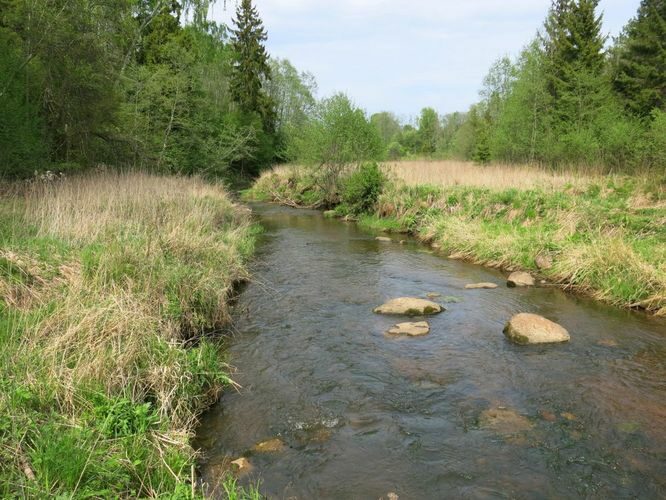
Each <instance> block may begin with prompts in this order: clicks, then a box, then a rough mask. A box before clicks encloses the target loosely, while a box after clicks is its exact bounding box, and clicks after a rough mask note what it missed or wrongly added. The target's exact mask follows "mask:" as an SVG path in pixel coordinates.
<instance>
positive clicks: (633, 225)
mask: <svg viewBox="0 0 666 500" xmlns="http://www.w3.org/2000/svg"><path fill="white" fill-rule="evenodd" d="M320 171H321V170H320V169H319V170H313V169H309V168H306V167H291V166H290V167H281V168H279V169H276V170H274V171H272V172H267V173H265V174H264V175H263V176H262V177H261V178H260V179H258V181H257V182H256V183H255V185H254V187H253V188H252V190H251V191H250V192H249V193H248V196H250V197H252V198H254V199H261V200H272V201H278V202H282V203H287V204H292V205H301V206H314V207H322V208H323V207H325V208H333V209H334V210H335V212H334V213H335V215H337V216H340V217H352V218H355V219H357V220H359V223H361V224H362V225H364V226H366V227H368V228H371V229H379V230H385V231H389V232H390V231H409V232H412V233H414V234H416V235H418V236H419V237H420V238H421V239H423V240H424V241H426V242H430V243H433V244H435V246H438V247H441V249H442V250H443V251H444V252H447V253H448V254H454V256H455V257H458V258H464V259H466V260H469V261H472V262H476V263H481V264H485V265H488V266H493V267H498V268H502V269H506V270H516V269H522V270H528V271H532V272H533V273H535V274H538V275H540V276H541V277H542V278H543V279H546V280H548V281H549V282H551V283H556V284H558V285H561V286H562V287H564V288H566V289H570V290H574V291H576V292H581V293H585V294H587V295H590V296H592V297H594V298H596V299H598V300H602V301H604V302H607V303H610V304H614V305H617V306H621V307H631V308H640V309H644V310H647V311H649V312H651V313H655V314H658V315H666V191H665V186H664V183H663V179H656V178H636V177H609V176H606V177H601V176H584V175H573V174H554V173H551V172H547V171H543V170H536V169H530V168H528V167H506V166H505V167H503V166H490V167H478V166H474V165H471V164H466V165H461V164H459V163H457V164H455V165H452V164H450V163H447V162H437V163H433V164H429V165H427V169H424V168H421V169H418V168H417V167H415V166H414V165H410V164H394V165H390V166H384V167H383V171H384V174H385V175H384V179H383V181H382V182H381V183H380V185H379V187H378V189H376V191H377V194H376V195H374V194H372V192H373V189H365V190H364V188H363V187H362V186H361V188H359V187H358V186H356V187H353V186H354V185H357V184H359V183H360V184H363V182H364V181H363V178H362V176H361V178H360V179H359V178H358V176H357V177H356V178H355V179H354V178H352V179H351V180H350V177H349V176H350V175H352V174H351V173H348V174H347V179H346V180H345V179H344V178H343V179H341V180H340V182H339V186H340V188H339V193H334V194H333V195H332V194H331V193H326V192H324V191H323V189H322V188H321V187H320V186H321V185H323V183H322V182H320V180H319V176H320V175H321V174H320ZM424 178H426V179H427V184H421V182H422V179H424ZM514 185H515V187H512V186H514ZM350 186H352V187H350ZM355 192H356V193H361V196H366V198H367V201H368V202H370V203H365V205H366V207H367V208H366V209H364V210H358V204H354V203H353V196H352V195H354V193H355ZM346 198H350V199H351V200H352V201H349V200H348V199H346ZM324 200H326V201H327V203H324ZM326 205H328V206H326ZM538 255H540V256H542V257H545V261H546V262H548V261H550V262H551V263H552V265H551V266H550V267H548V266H546V267H548V268H543V267H542V268H541V269H538V268H537V265H536V262H535V259H536V257H537V256H538Z"/></svg>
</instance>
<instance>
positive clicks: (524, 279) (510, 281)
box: [506, 271, 534, 288]
mask: <svg viewBox="0 0 666 500" xmlns="http://www.w3.org/2000/svg"><path fill="white" fill-rule="evenodd" d="M506 284H507V286H509V287H511V288H513V287H520V286H534V278H533V277H532V275H531V274H530V273H525V272H523V271H516V272H515V273H511V274H510V275H509V277H508V278H507V281H506Z"/></svg>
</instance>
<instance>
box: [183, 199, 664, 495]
mask: <svg viewBox="0 0 666 500" xmlns="http://www.w3.org/2000/svg"><path fill="white" fill-rule="evenodd" d="M256 209H257V211H258V213H259V214H260V216H261V219H262V221H263V223H264V225H265V227H266V229H267V236H266V240H265V242H264V244H263V245H262V249H261V251H260V254H259V256H258V264H257V269H256V270H255V277H256V280H255V282H254V283H252V284H250V285H249V286H248V287H247V289H246V290H245V291H244V292H243V294H242V296H241V298H240V301H239V305H238V311H239V313H238V314H237V319H236V324H235V325H234V327H235V329H236V330H237V335H236V337H235V338H234V340H233V342H232V347H231V349H230V358H231V361H232V362H233V364H234V365H235V366H236V367H237V372H236V373H235V375H234V378H235V380H236V381H237V382H238V383H239V384H241V386H242V389H241V390H240V391H239V392H233V391H228V392H227V393H226V394H225V395H224V396H223V397H222V399H221V401H220V402H219V404H217V405H216V406H215V407H213V408H212V409H211V411H210V412H209V413H208V414H207V415H206V416H205V417H204V419H203V422H202V426H201V428H200V432H199V435H198V437H197V443H196V444H197V445H198V446H200V447H201V448H202V449H203V452H204V459H203V460H202V476H203V479H204V481H206V482H207V483H208V484H209V485H215V483H216V482H217V480H218V479H219V475H220V474H221V472H220V471H221V470H223V469H224V467H223V466H221V464H222V465H224V464H226V463H228V462H229V460H233V459H236V458H238V457H241V456H246V457H247V458H248V460H249V461H250V462H251V464H252V467H253V469H252V471H251V472H250V473H248V474H246V475H244V476H243V477H241V482H248V483H256V482H257V481H258V480H259V481H260V482H261V490H262V492H263V493H264V494H266V495H267V496H269V497H270V498H299V499H310V498H345V499H348V498H359V499H365V498H368V499H377V498H380V497H384V498H386V497H387V494H388V493H389V492H395V493H396V494H397V495H398V496H399V497H400V498H401V499H412V498H444V497H449V498H571V497H589V498H617V497H626V498H633V497H640V498H663V497H664V496H665V495H666V430H665V424H666V406H665V401H666V398H665V396H666V364H665V361H666V322H664V321H663V320H659V319H655V318H650V317H646V316H644V315H641V314H635V313H630V312H626V311H621V310H617V309H613V308H610V307H606V306H603V305H600V304H597V303H594V302H592V301H589V300H587V299H582V298H578V297H573V296H570V295H566V294H564V293H562V292H561V291H559V290H556V289H552V288H535V289H515V288H514V289H508V288H506V287H504V286H501V287H500V288H498V289H495V290H465V289H464V286H465V284H467V283H475V282H482V281H491V282H496V283H499V284H502V285H503V283H504V280H503V276H502V274H501V273H499V272H497V271H494V270H489V269H485V268H482V267H479V266H473V265H470V264H465V263H462V262H459V261H452V260H448V259H445V258H442V257H439V256H437V255H434V254H432V253H430V252H424V251H423V250H424V249H423V248H422V247H420V246H418V245H417V244H413V243H412V244H408V245H397V244H387V243H381V242H377V241H375V240H374V238H373V236H372V235H369V234H366V233H363V232H360V231H359V230H358V229H357V228H356V227H355V226H354V225H353V224H345V223H341V222H338V221H330V220H326V219H324V218H322V217H321V216H320V215H319V214H318V213H316V212H310V211H296V210H293V209H287V208H281V207H275V206H258V207H256ZM428 292H436V293H441V294H442V296H443V297H447V296H453V297H458V298H460V299H461V300H460V302H457V303H450V304H445V307H446V308H447V311H446V312H444V313H442V314H440V315H437V316H434V317H430V318H428V321H429V322H430V326H431V333H430V334H429V335H428V336H426V337H422V338H409V339H402V338H388V337H386V336H385V335H384V332H385V331H386V330H387V329H388V328H389V327H390V326H391V325H393V324H394V323H395V322H396V321H395V318H390V317H384V316H379V315H375V314H372V309H373V307H375V306H377V305H379V304H381V303H382V302H383V301H385V300H386V299H389V298H393V297H398V296H425V294H426V293H428ZM435 300H437V299H435ZM518 312H532V313H536V314H541V315H543V316H546V317H548V318H549V319H551V320H553V321H556V322H558V323H560V324H562V325H563V326H564V327H565V328H567V329H568V330H569V332H570V333H571V336H572V340H571V342H569V343H568V344H560V345H550V346H529V347H520V346H514V345H512V344H510V343H508V342H507V341H506V340H505V338H504V336H503V335H502V328H503V326H504V324H505V322H506V321H507V319H508V318H509V317H510V316H511V315H513V314H515V313H518ZM274 438H279V439H281V440H282V441H283V442H284V443H285V445H286V446H285V447H284V449H283V451H280V452H275V453H256V452H253V451H252V448H253V447H254V446H255V445H256V444H257V443H258V442H261V441H266V440H270V439H274Z"/></svg>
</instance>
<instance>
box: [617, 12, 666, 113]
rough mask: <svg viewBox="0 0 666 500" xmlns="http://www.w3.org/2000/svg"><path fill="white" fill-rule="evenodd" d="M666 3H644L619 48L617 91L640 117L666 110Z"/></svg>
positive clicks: (628, 27)
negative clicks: (656, 110) (653, 111)
mask: <svg viewBox="0 0 666 500" xmlns="http://www.w3.org/2000/svg"><path fill="white" fill-rule="evenodd" d="M665 40H666V1H664V0H642V1H641V4H640V6H639V8H638V14H637V15H636V17H635V18H634V19H633V20H631V21H630V22H629V24H628V25H627V27H626V28H625V34H624V37H622V39H621V41H620V43H619V47H618V48H617V59H618V60H617V69H616V75H615V78H614V82H613V83H614V88H615V90H616V91H617V92H618V94H619V95H620V96H621V97H622V99H623V101H624V103H625V104H626V106H627V108H628V109H629V110H630V111H631V112H632V113H634V114H636V115H637V116H639V117H642V118H645V117H648V116H650V113H651V111H652V110H653V109H655V108H657V109H662V110H663V109H664V108H665V107H666V42H665Z"/></svg>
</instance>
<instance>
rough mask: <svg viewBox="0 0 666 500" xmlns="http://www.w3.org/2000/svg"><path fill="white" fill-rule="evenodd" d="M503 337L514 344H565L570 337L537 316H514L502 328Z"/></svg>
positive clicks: (556, 325) (554, 324) (526, 314)
mask: <svg viewBox="0 0 666 500" xmlns="http://www.w3.org/2000/svg"><path fill="white" fill-rule="evenodd" d="M504 335H506V336H507V338H508V339H509V340H511V341H512V342H515V343H516V344H551V343H556V342H567V341H568V340H569V339H570V338H571V337H570V336H569V332H567V331H566V330H565V329H564V328H563V327H561V326H560V325H558V324H557V323H553V322H552V321H550V320H548V319H546V318H544V317H542V316H539V315H537V314H528V313H521V314H516V315H515V316H514V317H513V318H511V319H510V320H509V322H508V323H507V324H506V326H505V327H504Z"/></svg>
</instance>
